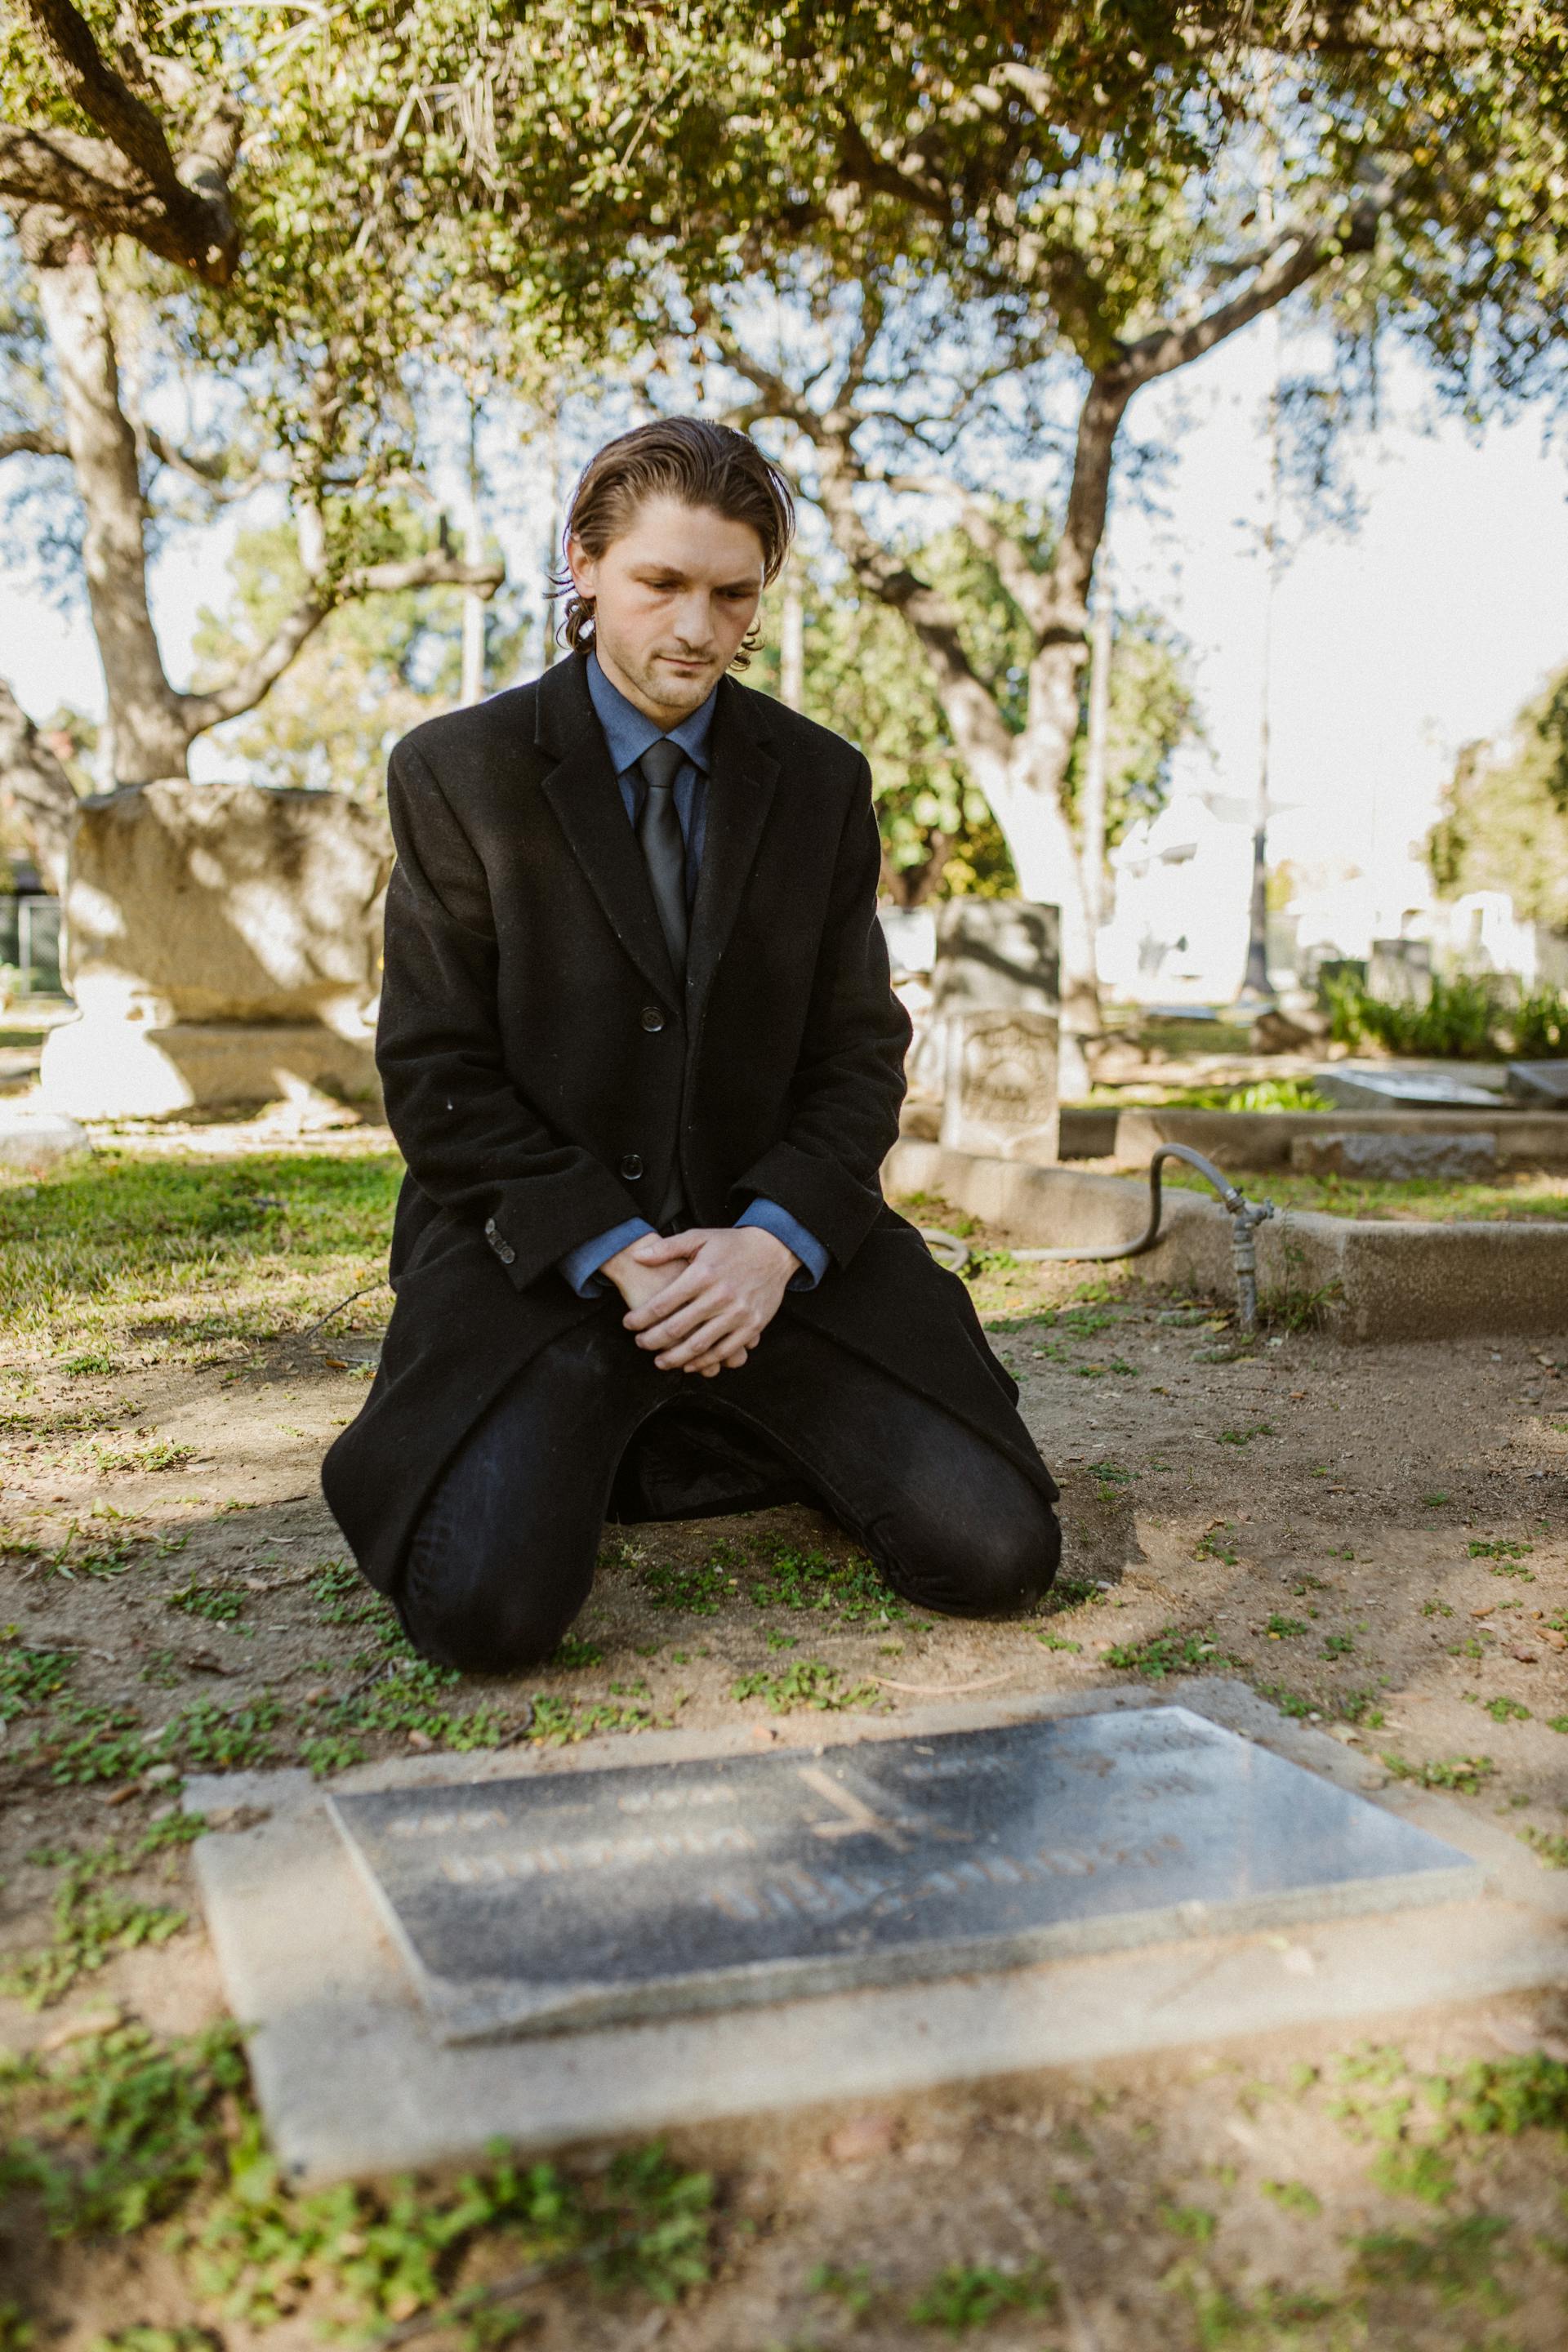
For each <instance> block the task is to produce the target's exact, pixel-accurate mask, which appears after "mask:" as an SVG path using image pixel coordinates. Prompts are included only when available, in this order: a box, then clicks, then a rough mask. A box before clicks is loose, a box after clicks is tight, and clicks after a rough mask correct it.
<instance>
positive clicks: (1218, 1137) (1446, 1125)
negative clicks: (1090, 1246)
mask: <svg viewBox="0 0 1568 2352" xmlns="http://www.w3.org/2000/svg"><path fill="white" fill-rule="evenodd" d="M1499 1108H1500V1107H1499V1106H1498V1105H1497V1104H1495V1103H1494V1105H1493V1107H1492V1108H1491V1109H1489V1110H1332V1111H1329V1110H1166V1109H1160V1108H1152V1107H1150V1106H1146V1105H1139V1106H1137V1107H1136V1108H1129V1109H1126V1110H1112V1111H1110V1112H1107V1113H1104V1114H1100V1113H1091V1114H1089V1116H1091V1117H1100V1116H1103V1117H1107V1118H1110V1119H1112V1120H1113V1121H1114V1122H1115V1132H1114V1135H1113V1137H1112V1139H1111V1140H1110V1143H1108V1144H1105V1145H1104V1146H1103V1147H1102V1148H1103V1150H1104V1152H1105V1154H1106V1156H1108V1157H1109V1156H1111V1155H1114V1157H1115V1159H1116V1160H1118V1161H1119V1163H1120V1164H1121V1166H1122V1167H1123V1168H1127V1169H1135V1170H1137V1171H1140V1172H1142V1171H1143V1170H1145V1169H1146V1168H1147V1167H1148V1165H1149V1162H1150V1160H1152V1157H1153V1155H1154V1152H1155V1150H1156V1149H1157V1148H1158V1146H1159V1145H1160V1144H1162V1143H1190V1144H1193V1145H1194V1146H1195V1148H1196V1149H1197V1150H1199V1151H1202V1152H1206V1154H1207V1155H1208V1157H1209V1158H1210V1159H1211V1160H1214V1162H1215V1165H1216V1166H1217V1167H1220V1168H1224V1169H1226V1170H1227V1171H1237V1170H1257V1171H1261V1170H1264V1169H1268V1168H1289V1165H1290V1152H1291V1147H1292V1146H1293V1145H1294V1144H1295V1143H1296V1141H1297V1140H1298V1139H1299V1138H1302V1137H1311V1136H1314V1135H1318V1134H1322V1133H1329V1132H1332V1133H1333V1134H1335V1135H1416V1136H1423V1135H1465V1136H1470V1135H1480V1136H1486V1137H1489V1139H1490V1140H1491V1142H1492V1145H1493V1147H1494V1149H1495V1150H1496V1152H1497V1157H1498V1164H1499V1166H1500V1167H1505V1168H1561V1167H1564V1166H1568V1119H1563V1118H1559V1117H1558V1115H1557V1113H1556V1112H1555V1111H1549V1110H1540V1109H1537V1110H1534V1111H1531V1110H1530V1109H1529V1108H1526V1107H1525V1106H1524V1105H1523V1104H1522V1103H1518V1102H1516V1103H1512V1104H1509V1105H1504V1106H1501V1108H1502V1110H1503V1112H1504V1114H1505V1115H1504V1116H1501V1117H1500V1116H1499ZM911 1131H913V1130H911ZM934 1132H935V1129H931V1133H933V1134H934ZM1101 1132H1103V1130H1101ZM1093 1156H1094V1155H1093V1154H1092V1153H1090V1152H1089V1151H1088V1150H1084V1149H1083V1148H1082V1147H1081V1146H1075V1147H1074V1148H1072V1149H1069V1148H1068V1115H1067V1114H1066V1113H1065V1112H1064V1114H1063V1143H1062V1148H1061V1157H1062V1158H1063V1159H1064V1160H1068V1159H1089V1158H1091V1157H1093Z"/></svg>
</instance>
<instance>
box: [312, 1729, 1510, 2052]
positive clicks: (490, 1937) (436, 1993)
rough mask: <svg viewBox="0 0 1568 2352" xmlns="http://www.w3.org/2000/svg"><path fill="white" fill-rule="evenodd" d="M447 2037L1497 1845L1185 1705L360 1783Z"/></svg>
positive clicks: (1011, 1959) (1004, 1952)
mask: <svg viewBox="0 0 1568 2352" xmlns="http://www.w3.org/2000/svg"><path fill="white" fill-rule="evenodd" d="M331 1812H332V1815H333V1817H334V1819H335V1821H336V1823H337V1826H338V1828H339V1830H340V1832H341V1833H342V1837H343V1839H344V1841H345V1842H346V1843H347V1845H348V1848H349V1851H350V1853H352V1855H353V1859H354V1861H355V1863H356V1864H357V1865H358V1867H359V1869H360V1871H361V1873H362V1874H363V1878H364V1881H365V1883H366V1885H368V1886H369V1888H370V1890H371V1893H372V1895H373V1896H374V1900H375V1902H376V1905H377V1907H378V1909H379V1910H380V1912H381V1915H382V1916H383V1919H384V1923H385V1925H386V1927H388V1929H389V1930H390V1932H391V1934H392V1936H393V1937H394V1939H395V1943H396V1945H397V1947H398V1948H399V1950H400V1951H401V1952H402V1954H403V1956H404V1959H405V1964H406V1966H407V1968H408V1970H409V1972H410V1975H411V1977H412V1979H413V1982H414V1984H415V1987H416V1990H417V1993H418V1996H419V1998H420V2000H421V2001H422V2002H423V2004H424V2007H425V2010H426V2014H427V2016H428V2018H429V2021H430V2023H431V2026H432V2028H433V2029H434V2031H435V2032H436V2033H437V2036H438V2037H439V2038H440V2039H441V2040H443V2041H445V2042H472V2041H482V2040H487V2039H491V2038H494V2037H497V2036H505V2035H510V2034H519V2033H540V2032H544V2033H548V2032H559V2031H561V2030H563V2028H568V2027H574V2026H580V2025H585V2024H590V2023H606V2022H610V2021H627V2020H635V2019H643V2018H652V2017H660V2016H668V2015H672V2014H678V2013H682V2012H685V2013H689V2012H692V2011H706V2010H720V2009H731V2008H734V2007H736V2006H738V2005H744V2004H749V2003H755V2002H760V2001H770V2000H783V1999H786V1998H793V1997H795V1996H798V1995H800V1994H803V1993H816V1992H830V1991H836V1990H842V1989H844V1988H846V1987H850V1986H856V1985H866V1984H880V1985H897V1984H904V1983H910V1982H913V1981H918V1980H921V1979H932V1978H939V1977H944V1976H952V1975H955V1974H958V1973H961V1972H964V1971H967V1970H971V1969H1001V1968H1007V1967H1012V1966H1016V1965H1018V1964H1020V1963H1023V1962H1026V1961H1029V1960H1034V1959H1039V1958H1044V1957H1046V1956H1047V1955H1050V1954H1056V1953H1068V1952H1082V1951H1095V1950H1106V1949H1109V1948H1115V1947H1118V1946H1126V1945H1129V1944H1139V1943H1146V1942H1150V1941H1152V1940H1154V1939H1155V1938H1157V1937H1168V1936H1172V1935H1184V1934H1191V1933H1193V1932H1194V1931H1196V1930H1197V1929H1199V1928H1200V1927H1201V1928H1202V1929H1203V1930H1204V1931H1205V1932H1224V1931H1226V1930H1227V1929H1235V1928H1241V1927H1263V1926H1268V1925H1270V1924H1272V1923H1275V1922H1278V1921H1280V1920H1287V1919H1295V1918H1300V1917H1303V1916H1311V1917H1319V1918H1321V1917H1323V1916H1332V1915H1335V1914H1342V1913H1344V1912H1348V1911H1354V1910H1367V1909H1370V1908H1373V1907H1382V1906H1385V1905H1388V1904H1391V1903H1394V1904H1398V1903H1405V1902H1422V1901H1440V1900H1442V1899H1443V1898H1444V1897H1445V1896H1447V1895H1454V1894H1456V1893H1459V1892H1463V1891H1468V1889H1469V1887H1470V1886H1472V1885H1473V1884H1474V1881H1475V1873H1474V1870H1473V1866H1472V1865H1471V1864H1470V1863H1469V1860H1468V1856H1465V1855H1463V1854H1460V1853H1456V1852H1455V1851H1454V1850H1453V1849H1452V1848H1451V1847H1448V1846H1446V1845H1443V1844H1441V1843H1439V1842H1438V1841H1437V1840H1436V1838H1433V1837H1430V1836H1428V1835H1426V1833H1425V1832H1422V1831H1418V1830H1415V1829H1414V1828H1412V1827H1411V1826H1410V1825H1409V1824H1408V1823H1406V1822H1401V1821H1400V1820H1398V1819H1397V1817H1396V1816H1394V1815H1393V1814H1391V1813H1388V1812H1385V1811H1382V1810H1381V1809H1380V1808H1379V1807H1377V1806H1374V1805H1371V1804H1369V1803H1367V1801H1365V1800H1364V1799H1363V1798H1360V1797H1357V1796H1354V1795H1352V1794H1351V1793H1350V1792H1348V1791H1347V1790H1343V1789H1339V1788H1336V1787H1334V1786H1333V1785H1332V1784H1331V1782H1329V1781H1326V1780H1318V1779H1316V1778H1315V1777H1314V1776H1313V1775H1312V1774H1310V1773H1309V1772H1305V1771H1303V1770H1302V1769H1300V1766H1298V1765H1294V1764H1290V1763H1288V1762H1287V1761H1286V1760H1285V1759H1283V1758H1280V1757H1278V1756H1274V1755H1271V1754H1270V1753H1269V1752H1268V1750H1267V1749H1265V1748H1258V1747H1254V1746H1253V1745H1251V1744H1250V1743H1249V1742H1248V1741H1247V1740H1244V1739H1240V1738H1237V1736H1236V1734H1235V1733H1234V1732H1230V1731H1226V1730H1223V1729H1221V1728H1220V1727H1218V1726H1217V1725H1215V1724H1213V1723H1209V1722H1206V1721H1205V1719H1204V1718H1203V1717H1199V1716H1196V1715H1194V1714H1191V1713H1189V1712H1188V1710H1187V1709H1186V1708H1184V1707H1179V1706H1163V1707H1152V1708H1149V1709H1146V1710H1142V1711H1139V1712H1137V1713H1129V1714H1114V1715H1113V1714H1104V1715H1089V1716H1079V1717H1070V1718H1068V1719H1066V1720H1058V1721H1055V1722H1051V1721H1045V1722H1038V1721H1037V1722H1033V1723H1024V1724H1018V1723H1015V1724H1010V1725H1005V1726H1003V1727H996V1728H993V1729H987V1730H976V1731H962V1732H952V1733H949V1734H947V1735H946V1736H944V1737H941V1738H935V1739H925V1740H921V1739H915V1738H894V1739H886V1740H876V1741H867V1742H863V1743H859V1744H857V1745H855V1746H852V1747H844V1748H827V1749H826V1750H820V1751H817V1752H816V1753H815V1754H811V1753H806V1754H803V1753H802V1752H801V1751H799V1750H796V1751H795V1753H794V1754H789V1753H783V1754H779V1755H774V1756H739V1757H714V1758H711V1759H707V1760H704V1761H700V1762H689V1763H677V1764H666V1765H658V1766H654V1767H652V1768H649V1767H646V1766H644V1767H638V1766H635V1765H632V1766H626V1767H621V1768H616V1769H609V1770H604V1771H595V1772H584V1773H552V1774H549V1775H542V1774H534V1775H531V1776H528V1777H526V1778H521V1777H520V1778H518V1779H516V1780H491V1781H489V1782H487V1783H486V1784H484V1785H483V1786H468V1787H461V1786H458V1787H448V1788H445V1789H443V1788H428V1787H427V1788H423V1789H419V1790H410V1789H399V1790H383V1791H376V1792H370V1793H366V1794H363V1795H349V1794H343V1795H338V1796H335V1797H333V1798H332V1799H331Z"/></svg>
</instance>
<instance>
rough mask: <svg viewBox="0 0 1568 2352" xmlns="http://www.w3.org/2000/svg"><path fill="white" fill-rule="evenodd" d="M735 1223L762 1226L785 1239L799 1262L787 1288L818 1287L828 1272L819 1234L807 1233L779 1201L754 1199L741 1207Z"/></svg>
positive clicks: (785, 1244)
mask: <svg viewBox="0 0 1568 2352" xmlns="http://www.w3.org/2000/svg"><path fill="white" fill-rule="evenodd" d="M735 1223H736V1224H737V1225H760V1226H761V1227H762V1229H763V1233H764V1234H772V1235H773V1239H774V1241H776V1242H783V1244H784V1247H785V1249H791V1250H794V1252H795V1255H796V1257H797V1258H799V1260H800V1265H799V1268H798V1270H797V1271H796V1272H795V1273H794V1274H792V1275H791V1276H790V1278H789V1281H788V1282H787V1284H786V1285H785V1288H786V1289H789V1290H815V1289H816V1286H817V1284H818V1283H819V1282H820V1281H821V1280H822V1277H823V1276H824V1275H825V1274H826V1272H827V1252H826V1250H825V1249H824V1248H823V1246H822V1244H821V1243H820V1242H819V1241H818V1240H817V1238H816V1234H808V1233H807V1232H806V1230H805V1226H804V1225H803V1224H801V1223H799V1221H798V1220H797V1219H796V1218H795V1217H792V1216H791V1215H790V1213H789V1211H788V1210H787V1209H781V1208H780V1206H779V1204H778V1202H776V1201H763V1200H756V1201H753V1202H752V1203H751V1205H750V1207H748V1208H745V1209H742V1212H741V1213H740V1215H739V1216H738V1217H737V1218H736V1220H735Z"/></svg>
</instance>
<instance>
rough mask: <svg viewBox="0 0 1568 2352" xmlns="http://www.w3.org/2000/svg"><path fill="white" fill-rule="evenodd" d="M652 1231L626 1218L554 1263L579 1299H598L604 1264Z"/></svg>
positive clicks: (644, 1222) (644, 1223)
mask: <svg viewBox="0 0 1568 2352" xmlns="http://www.w3.org/2000/svg"><path fill="white" fill-rule="evenodd" d="M781 1214H782V1211H781ZM652 1231H653V1227H652V1226H651V1225H650V1224H649V1223H648V1221H647V1218H646V1217H627V1218H626V1221H625V1223H623V1224H619V1225H612V1226H611V1227H610V1229H609V1231H608V1233H605V1234H595V1236H594V1239H593V1240H592V1241H591V1242H579V1243H578V1244H577V1246H576V1248H575V1249H574V1250H568V1251H567V1253H566V1255H565V1256H564V1257H560V1258H557V1259H556V1261H555V1263H556V1265H558V1266H559V1267H560V1269H561V1271H562V1273H563V1275H564V1276H565V1277H566V1279H567V1281H568V1282H569V1283H570V1284H571V1286H572V1287H573V1289H574V1291H575V1292H576V1294H577V1296H578V1297H579V1298H598V1297H601V1296H602V1295H603V1293H604V1290H605V1284H604V1283H602V1282H601V1281H600V1280H599V1279H598V1273H599V1268H600V1267H601V1266H602V1265H604V1263H605V1259H606V1258H611V1257H614V1256H615V1255H616V1251H617V1250H624V1249H629V1248H630V1247H631V1244H633V1242H640V1241H641V1240H642V1239H643V1236H644V1235H645V1234H651V1233H652ZM791 1247H792V1248H793V1247H794V1244H793V1243H792V1244H791Z"/></svg>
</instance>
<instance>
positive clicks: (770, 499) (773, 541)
mask: <svg viewBox="0 0 1568 2352" xmlns="http://www.w3.org/2000/svg"><path fill="white" fill-rule="evenodd" d="M656 498H672V499H679V500H680V502H681V504H682V506H688V507H707V508H710V509H711V510H712V512H713V513H715V514H721V515H722V516H723V517H724V519H725V520H726V521H728V522H744V523H750V525H751V527H752V530H754V531H755V532H756V534H757V537H758V538H759V539H760V540H761V541H762V543H763V583H764V585H765V584H766V583H768V582H770V581H773V580H776V579H777V577H778V575H779V572H781V570H782V569H783V567H784V558H785V556H786V555H787V554H788V553H789V548H790V541H791V540H792V538H793V537H794V535H795V500H794V499H792V498H791V496H790V493H789V485H788V483H787V482H786V481H785V480H784V476H783V475H782V474H781V473H780V472H779V470H778V468H777V467H776V466H773V465H772V464H771V463H770V462H769V460H768V459H767V458H766V457H763V453H762V451H761V450H760V449H759V448H758V446H757V445H756V443H755V442H754V441H753V440H752V439H751V438H750V437H749V436H748V435H746V434H744V433H738V432H737V431H736V430H735V428H734V426H733V425H709V424H707V423H706V422H705V421H704V420H703V419H702V418H701V417H700V416H661V417H658V418H656V419H655V421H654V422H653V423H652V424H651V425H634V426H633V428H632V430H631V431H630V432H629V433H622V434H620V435H618V436H617V437H616V439H615V440H614V441H606V442H605V446H604V447H603V448H602V449H601V450H599V451H598V452H597V454H596V455H595V457H590V458H589V460H588V463H587V464H586V466H584V468H583V472H582V475H581V476H580V478H579V479H578V483H577V487H576V488H575V489H574V491H573V493H572V503H571V505H570V506H569V507H568V508H567V509H566V527H565V529H564V530H563V532H562V535H561V536H562V546H563V548H564V546H565V543H566V541H567V540H569V539H575V540H576V541H579V543H580V544H581V545H582V546H583V547H584V548H585V549H586V550H587V551H588V553H589V554H590V555H594V556H599V555H603V553H604V552H605V549H606V548H607V547H608V546H609V544H610V542H611V541H612V540H616V539H622V538H624V537H625V535H626V532H627V531H628V530H630V529H631V527H632V522H633V520H634V518H635V516H636V514H637V509H638V508H639V507H641V506H642V505H643V504H644V502H645V501H646V500H647V499H656ZM552 585H553V586H554V587H556V588H557V589H559V590H562V591H563V592H564V593H565V597H566V604H565V610H564V612H563V615H562V620H561V625H560V627H559V629H558V631H557V633H556V634H557V635H558V636H560V637H561V638H563V639H564V641H565V643H566V644H567V645H569V646H573V647H576V646H579V645H582V644H584V642H585V643H588V644H592V642H593V632H594V604H593V599H592V598H591V597H583V596H580V595H579V594H578V593H577V591H576V589H575V587H574V585H573V583H572V575H571V573H570V572H568V571H565V570H564V569H563V571H562V572H558V573H556V574H555V575H554V577H553V580H552ZM758 642H759V638H758V632H757V630H756V629H755V628H752V629H749V630H748V631H747V633H746V635H745V636H744V637H743V638H742V641H741V646H740V650H739V652H738V653H737V654H736V656H735V659H734V662H733V663H732V665H731V667H733V668H735V669H744V667H745V666H746V664H747V662H748V660H749V659H750V658H751V656H752V653H753V652H754V651H755V649H756V646H757V644H758Z"/></svg>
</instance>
